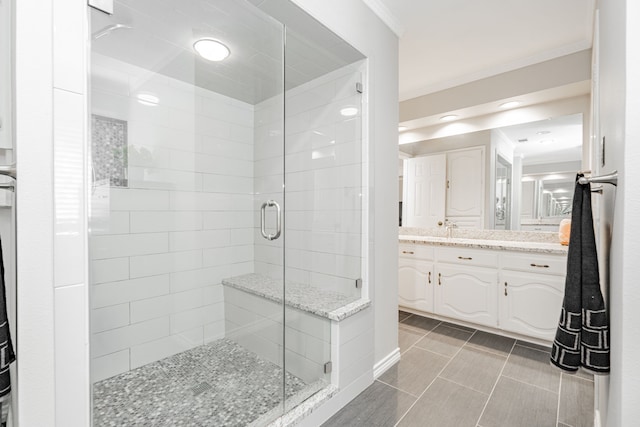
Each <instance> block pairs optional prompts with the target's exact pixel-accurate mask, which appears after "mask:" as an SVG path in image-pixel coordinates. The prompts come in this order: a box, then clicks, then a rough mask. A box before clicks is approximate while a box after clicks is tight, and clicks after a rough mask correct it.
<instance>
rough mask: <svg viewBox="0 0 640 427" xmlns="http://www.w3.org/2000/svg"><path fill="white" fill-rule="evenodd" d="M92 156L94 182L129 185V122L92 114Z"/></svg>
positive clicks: (121, 185)
mask: <svg viewBox="0 0 640 427" xmlns="http://www.w3.org/2000/svg"><path fill="white" fill-rule="evenodd" d="M91 157H92V159H93V182H94V183H95V182H105V183H106V182H108V183H109V185H111V186H112V187H126V186H127V169H128V154H127V122H126V121H124V120H118V119H112V118H110V117H104V116H98V115H96V114H92V115H91Z"/></svg>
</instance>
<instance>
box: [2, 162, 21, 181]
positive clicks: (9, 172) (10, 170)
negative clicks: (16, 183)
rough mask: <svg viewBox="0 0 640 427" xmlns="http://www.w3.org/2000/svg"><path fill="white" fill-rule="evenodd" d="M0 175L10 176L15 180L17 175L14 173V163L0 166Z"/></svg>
mask: <svg viewBox="0 0 640 427" xmlns="http://www.w3.org/2000/svg"><path fill="white" fill-rule="evenodd" d="M0 175H4V176H10V177H11V178H13V179H17V178H16V176H17V173H16V165H15V163H14V164H12V165H2V166H0Z"/></svg>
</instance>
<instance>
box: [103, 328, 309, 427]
mask: <svg viewBox="0 0 640 427" xmlns="http://www.w3.org/2000/svg"><path fill="white" fill-rule="evenodd" d="M282 380H283V379H282V369H281V368H280V367H278V366H277V365H274V364H273V363H271V362H267V361H265V360H262V359H260V358H259V357H258V356H256V355H255V354H254V353H251V352H249V351H247V350H245V349H244V348H243V347H241V346H240V345H238V344H236V343H235V342H233V341H231V340H228V339H221V340H217V341H214V342H212V343H210V344H206V345H203V346H200V347H196V348H194V349H192V350H189V351H186V352H183V353H179V354H176V355H175V356H171V357H168V358H166V359H162V360H159V361H157V362H153V363H150V364H148V365H145V366H142V367H140V368H137V369H134V370H132V371H129V372H125V373H124V374H120V375H117V376H115V377H112V378H109V379H106V380H104V381H100V382H98V383H96V384H94V386H93V390H94V394H93V408H94V411H93V416H94V424H93V425H94V426H96V427H103V426H150V427H161V426H162V427H164V426H167V427H168V426H172V427H173V426H216V427H218V426H238V427H240V426H247V425H254V424H259V425H260V424H263V422H262V421H261V420H262V419H263V417H261V416H264V415H267V414H268V413H269V412H271V411H272V409H274V408H275V407H277V406H278V405H281V402H282ZM286 390H287V399H290V398H293V397H294V396H296V395H297V394H300V393H308V392H310V393H311V394H313V392H315V391H317V387H316V388H314V389H311V388H310V386H307V385H305V384H304V383H303V382H302V380H300V379H299V378H297V377H295V376H293V375H291V374H289V373H287V375H286ZM272 419H273V418H272ZM263 421H264V423H266V422H268V421H271V419H269V420H267V419H265V420H263Z"/></svg>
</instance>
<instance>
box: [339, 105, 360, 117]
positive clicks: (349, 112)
mask: <svg viewBox="0 0 640 427" xmlns="http://www.w3.org/2000/svg"><path fill="white" fill-rule="evenodd" d="M340 114H342V115H343V116H345V117H352V116H355V115H356V114H358V109H357V108H356V107H344V108H343V109H342V110H340Z"/></svg>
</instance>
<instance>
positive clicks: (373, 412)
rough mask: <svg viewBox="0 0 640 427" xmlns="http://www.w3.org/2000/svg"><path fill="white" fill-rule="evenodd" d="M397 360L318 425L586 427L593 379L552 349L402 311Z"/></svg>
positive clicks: (589, 419) (590, 417) (589, 422)
mask: <svg viewBox="0 0 640 427" xmlns="http://www.w3.org/2000/svg"><path fill="white" fill-rule="evenodd" d="M399 320H400V324H399V330H398V341H399V346H400V352H401V354H402V359H401V360H400V362H399V363H398V364H397V365H395V366H394V367H392V368H391V369H389V370H388V371H387V372H385V373H384V374H383V375H381V376H380V378H378V379H377V380H376V381H374V383H373V384H372V385H371V386H370V387H369V388H367V389H366V390H365V391H364V392H362V393H361V394H360V395H359V396H358V397H356V398H355V399H354V400H353V401H352V402H350V403H349V404H348V405H347V406H346V407H344V408H343V409H342V410H341V411H340V412H338V413H337V414H335V415H334V416H333V417H332V418H331V419H330V420H328V421H327V422H326V423H325V424H324V425H323V427H346V426H353V427H359V426H363V427H364V426H366V427H375V426H380V427H386V426H402V427H418V426H419V427H431V426H434V427H467V426H468V427H588V426H592V425H593V403H592V402H593V376H592V375H589V374H587V373H582V372H581V373H578V374H575V375H569V374H565V373H563V372H561V371H560V370H559V369H558V368H556V367H553V366H551V364H550V363H549V350H550V349H549V348H545V347H542V346H538V345H534V344H529V343H526V342H523V341H517V340H514V339H511V338H506V337H502V336H498V335H493V334H490V333H487V332H483V331H477V330H475V329H470V328H466V327H462V326H458V325H453V324H449V323H447V322H440V321H439V320H434V319H430V318H427V317H422V316H418V315H414V314H410V313H405V312H402V311H401V312H400V313H399Z"/></svg>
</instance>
